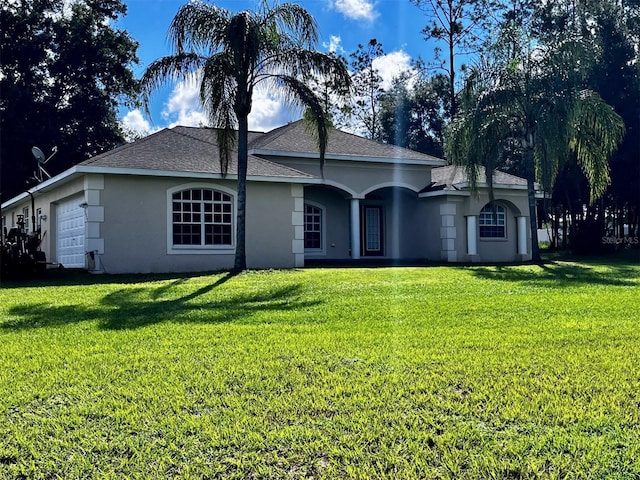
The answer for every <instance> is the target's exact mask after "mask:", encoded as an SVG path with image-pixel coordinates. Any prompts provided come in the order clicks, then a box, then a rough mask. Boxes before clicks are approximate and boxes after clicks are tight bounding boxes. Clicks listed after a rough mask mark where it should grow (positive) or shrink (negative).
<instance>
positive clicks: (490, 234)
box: [479, 203, 507, 238]
mask: <svg viewBox="0 0 640 480" xmlns="http://www.w3.org/2000/svg"><path fill="white" fill-rule="evenodd" d="M506 218H507V217H506V212H505V209H504V207H503V206H501V205H495V208H492V207H491V204H489V203H487V204H486V205H485V206H484V207H482V210H480V218H479V224H480V238H505V237H506Z"/></svg>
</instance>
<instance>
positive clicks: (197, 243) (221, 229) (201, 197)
mask: <svg viewBox="0 0 640 480" xmlns="http://www.w3.org/2000/svg"><path fill="white" fill-rule="evenodd" d="M233 210H234V203H233V197H232V196H231V195H230V194H228V193H225V192H222V191H219V190H215V189H212V188H188V189H185V190H180V191H177V192H173V193H172V194H171V218H172V220H171V229H172V230H171V232H172V236H171V238H172V244H173V247H178V248H180V247H183V248H188V247H192V248H193V247H201V248H214V247H231V246H232V245H233V224H234V222H233V220H234V219H233Z"/></svg>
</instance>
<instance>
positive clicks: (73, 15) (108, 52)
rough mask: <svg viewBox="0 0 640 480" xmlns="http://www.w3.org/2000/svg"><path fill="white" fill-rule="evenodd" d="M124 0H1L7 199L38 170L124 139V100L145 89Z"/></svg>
mask: <svg viewBox="0 0 640 480" xmlns="http://www.w3.org/2000/svg"><path fill="white" fill-rule="evenodd" d="M125 13H126V7H125V5H124V3H123V2H122V1H121V0H84V1H80V2H74V3H73V4H71V6H70V7H69V6H67V2H65V1H64V0H16V1H14V2H8V3H3V5H2V7H0V24H1V25H2V29H1V31H0V58H2V62H0V91H2V97H1V98H0V135H1V138H0V158H1V159H2V181H1V191H2V198H3V199H4V200H6V199H8V198H10V197H12V196H13V195H15V194H18V193H20V192H22V191H24V190H25V189H26V188H27V187H28V186H30V185H32V184H33V182H30V183H28V179H29V177H30V176H31V175H32V174H33V172H34V171H35V170H36V161H35V159H34V158H33V156H32V154H31V147H33V146H39V147H40V148H41V149H42V150H44V151H45V152H47V153H48V152H50V151H51V149H52V148H53V147H54V146H56V147H57V148H58V153H57V155H56V156H55V157H54V158H53V159H52V160H51V162H50V163H48V164H47V170H48V171H49V173H51V174H56V173H59V172H61V171H63V170H65V169H66V168H68V167H70V166H72V165H74V164H76V163H78V162H80V161H82V160H85V159H87V158H89V157H91V156H93V155H95V154H97V153H100V152H102V151H105V150H109V149H111V148H114V147H115V146H117V145H118V144H120V143H122V142H123V141H124V140H123V136H122V132H121V129H120V126H119V124H118V118H117V107H118V106H119V105H120V104H122V103H123V102H126V101H127V100H129V101H131V99H133V98H135V96H136V95H137V82H136V80H135V78H134V75H133V72H132V70H131V67H132V65H133V64H135V63H137V61H138V59H137V56H136V51H137V48H138V44H137V43H136V42H135V41H134V40H133V38H131V36H130V35H129V34H128V33H126V32H124V31H121V30H117V29H116V28H114V27H113V24H112V22H111V21H112V20H116V19H117V18H118V17H120V16H121V15H125Z"/></svg>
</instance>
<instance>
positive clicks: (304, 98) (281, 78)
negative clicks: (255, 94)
mask: <svg viewBox="0 0 640 480" xmlns="http://www.w3.org/2000/svg"><path fill="white" fill-rule="evenodd" d="M265 80H268V81H269V82H270V83H272V84H273V85H278V86H279V87H280V88H279V89H278V91H279V92H280V98H281V99H282V100H283V101H284V102H285V103H287V104H288V105H292V106H299V107H304V108H306V110H307V112H308V115H307V116H306V120H307V121H308V122H310V123H311V125H312V126H313V127H314V128H313V129H312V132H313V134H314V136H315V137H316V141H317V143H318V150H319V152H320V170H321V171H322V170H323V169H324V159H325V152H326V149H327V142H328V140H329V125H330V124H331V120H330V118H329V116H328V115H327V113H326V112H325V110H324V108H323V106H322V101H321V100H320V99H319V98H318V96H317V95H316V94H315V93H314V91H313V90H311V89H310V88H309V87H308V86H307V85H306V84H305V83H304V82H303V81H302V80H299V79H298V78H297V77H293V76H289V75H273V76H271V77H269V78H268V79H266V78H265Z"/></svg>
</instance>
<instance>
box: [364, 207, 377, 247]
mask: <svg viewBox="0 0 640 480" xmlns="http://www.w3.org/2000/svg"><path fill="white" fill-rule="evenodd" d="M366 227H367V250H370V251H379V250H380V210H379V209H377V208H367V209H366Z"/></svg>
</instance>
